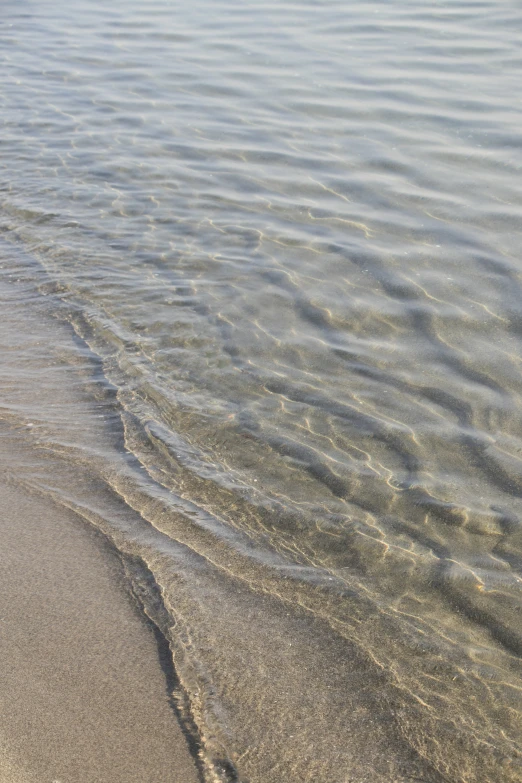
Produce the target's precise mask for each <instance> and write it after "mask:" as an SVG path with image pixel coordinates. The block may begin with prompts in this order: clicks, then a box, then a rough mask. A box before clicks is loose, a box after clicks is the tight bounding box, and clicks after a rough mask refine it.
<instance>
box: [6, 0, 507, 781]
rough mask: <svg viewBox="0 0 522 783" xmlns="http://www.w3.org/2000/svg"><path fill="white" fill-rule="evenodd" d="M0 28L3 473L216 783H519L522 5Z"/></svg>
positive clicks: (379, 7)
mask: <svg viewBox="0 0 522 783" xmlns="http://www.w3.org/2000/svg"><path fill="white" fill-rule="evenodd" d="M3 11H4V13H3V19H2V23H1V27H0V36H1V47H0V59H1V62H2V74H3V78H2V82H1V86H0V101H1V107H2V111H1V120H0V122H1V124H2V140H3V143H2V149H1V151H0V164H1V194H0V204H1V206H0V228H1V231H2V235H1V240H0V241H1V245H0V256H1V265H2V269H0V272H1V273H2V277H1V278H0V283H1V285H0V288H1V291H2V303H3V304H2V313H3V314H2V321H3V323H2V332H3V337H2V343H3V352H2V377H3V380H2V409H1V415H2V418H3V420H4V428H5V429H4V430H3V431H2V432H3V435H2V438H3V443H4V445H5V448H4V449H3V452H4V456H3V457H2V461H3V463H4V470H6V471H8V472H9V473H10V474H12V475H13V476H15V477H16V478H17V480H20V481H23V482H25V483H26V484H27V485H28V486H30V487H32V488H33V489H34V490H35V491H39V492H43V493H46V494H49V495H51V496H52V497H54V498H55V500H56V501H57V502H60V503H63V504H65V505H67V506H69V507H71V508H75V509H76V510H77V511H78V512H79V513H80V514H81V515H82V516H83V517H84V518H85V519H86V520H88V521H89V522H90V523H91V524H95V525H96V526H98V527H99V528H100V529H101V530H103V531H104V532H105V534H106V535H107V536H108V537H109V538H110V539H111V540H112V542H113V543H114V544H115V545H116V546H117V547H118V549H119V551H120V553H121V556H122V559H123V560H124V563H125V566H126V569H127V573H128V576H129V579H130V581H131V583H132V585H133V590H134V592H135V594H136V595H137V596H138V598H139V600H140V602H141V603H142V606H143V608H144V611H146V612H147V613H148V614H149V616H150V617H152V618H153V620H154V621H155V622H156V623H157V625H158V627H159V628H160V630H161V631H162V633H163V634H164V635H165V637H166V638H167V639H168V641H169V643H170V646H171V650H172V654H173V662H174V667H175V670H176V673H177V676H178V678H179V681H180V688H179V693H177V694H176V697H177V699H178V701H179V709H180V712H181V714H182V715H184V716H185V717H184V720H185V721H186V726H187V727H188V728H187V730H188V731H189V732H190V733H192V735H193V742H194V743H195V745H196V746H197V747H198V748H199V751H198V752H199V764H200V771H201V776H202V780H205V781H211V780H221V781H234V780H237V781H242V782H243V783H247V781H249V783H272V781H273V782H274V783H275V782H276V781H278V782H279V781H285V782H289V783H294V781H295V783H298V782H299V783H300V782H301V781H314V783H327V782H328V783H331V782H332V783H363V782H366V781H368V782H370V781H371V782H372V783H375V782H376V781H382V783H391V781H401V782H402V783H405V782H406V781H420V780H422V781H426V782H429V783H442V781H447V782H448V783H454V782H455V781H459V782H462V783H479V782H485V781H488V782H491V783H498V781H500V780H502V781H506V783H508V782H511V781H520V780H522V762H521V758H522V757H521V755H520V753H521V748H522V728H521V727H522V722H521V717H522V715H521V712H522V701H521V691H522V669H521V661H520V656H521V653H522V633H521V628H522V626H521V622H520V606H521V604H520V586H521V580H522V528H521V523H520V519H521V513H522V473H521V467H522V457H521V455H522V424H521V417H520V410H521V402H522V401H521V388H522V387H521V359H520V357H521V355H522V352H521V348H522V264H521V261H520V239H521V236H520V234H521V231H520V227H521V222H520V218H521V211H522V186H521V178H520V169H521V166H522V157H521V154H520V148H521V145H522V135H521V131H520V127H521V124H520V81H521V76H522V67H521V66H522V44H521V40H522V38H521V34H522V14H521V12H520V7H519V5H518V3H515V2H511V0H501V2H493V1H492V0H482V1H480V2H479V1H478V0H473V1H471V0H470V1H469V2H468V1H467V0H442V1H441V2H436V3H430V4H425V3H421V2H418V0H404V1H402V2H394V3H392V2H386V1H381V2H377V0H375V1H373V0H369V1H368V2H354V3H344V2H343V3H341V2H338V1H337V0H319V1H316V2H312V1H310V2H306V0H297V2H290V0H279V1H278V2H277V3H270V2H268V3H265V2H256V1H255V0H250V1H248V0H247V2H243V3H241V4H238V3H234V2H231V0H214V1H213V2H210V0H194V2H192V3H191V4H189V5H188V6H185V5H183V6H181V5H179V4H175V3H171V2H167V1H166V0H151V2H148V3H146V4H144V3H137V2H135V1H134V0H131V1H130V2H126V3H123V2H120V1H119V2H114V3H110V4H106V3H100V2H99V1H98V0H90V2H88V1H87V0H73V2H70V3H68V4H67V5H64V4H58V5H56V4H53V3H47V2H41V3H38V4H36V3H31V2H29V1H28V0H27V1H25V0H24V2H18V3H16V4H15V3H12V2H7V3H4V6H3ZM56 316H57V317H58V320H57V319H56ZM35 390H37V393H35ZM15 443H16V449H17V452H16V453H20V450H21V449H23V454H24V457H23V458H22V457H19V458H17V460H16V461H14V462H13V458H10V457H9V454H10V453H13V452H11V451H9V448H10V446H9V444H11V446H12V447H13V448H14V444H15Z"/></svg>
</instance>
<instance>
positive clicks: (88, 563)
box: [0, 481, 198, 783]
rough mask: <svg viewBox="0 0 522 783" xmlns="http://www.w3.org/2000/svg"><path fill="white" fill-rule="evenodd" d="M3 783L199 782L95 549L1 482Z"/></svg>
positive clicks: (158, 672) (150, 660)
mask: <svg viewBox="0 0 522 783" xmlns="http://www.w3.org/2000/svg"><path fill="white" fill-rule="evenodd" d="M0 507H1V509H2V510H1V513H0V551H1V552H2V570H1V575H0V660H1V661H2V678H1V679H2V687H1V688H0V715H1V717H0V748H1V749H0V766H1V768H2V773H1V775H0V778H1V780H2V781H3V782H4V783H32V782H33V781H34V782H35V783H36V781H38V783H58V782H59V783H76V782H78V783H79V782H80V781H81V783H132V782H133V781H136V783H138V781H140V783H143V782H144V781H147V783H160V782H161V783H192V782H195V781H197V780H198V775H197V773H196V768H195V765H194V762H193V759H192V757H191V755H190V753H189V751H188V746H187V743H186V741H185V737H184V736H183V734H182V731H181V729H180V727H179V725H178V723H177V721H176V717H175V713H174V712H173V710H172V708H171V706H170V703H169V698H168V692H167V682H166V678H165V676H164V674H163V672H162V669H161V665H160V660H159V653H158V645H157V642H156V639H155V636H154V632H153V630H152V628H150V627H149V626H148V625H147V624H146V623H145V621H144V620H143V618H142V617H141V616H140V613H139V611H138V609H137V607H135V606H134V605H133V601H132V598H131V597H130V595H129V594H128V593H127V592H126V590H125V584H124V577H123V573H122V568H121V566H120V563H119V561H118V559H117V557H116V556H115V555H114V554H113V553H112V552H111V551H109V550H108V548H107V547H106V545H105V544H104V542H103V539H102V537H101V536H100V535H99V534H97V533H95V532H94V531H92V530H90V529H88V528H86V527H85V526H84V523H82V522H80V521H79V520H78V519H76V517H75V516H74V514H72V513H69V512H67V511H65V510H63V509H61V508H58V507H57V506H55V505H54V504H53V503H52V502H50V501H46V500H42V499H41V498H39V497H38V498H37V497H36V496H32V495H31V494H29V492H26V491H25V490H23V489H20V488H19V487H17V486H14V485H12V484H8V483H5V482H4V481H2V482H0Z"/></svg>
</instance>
